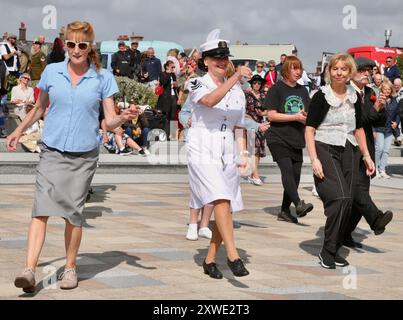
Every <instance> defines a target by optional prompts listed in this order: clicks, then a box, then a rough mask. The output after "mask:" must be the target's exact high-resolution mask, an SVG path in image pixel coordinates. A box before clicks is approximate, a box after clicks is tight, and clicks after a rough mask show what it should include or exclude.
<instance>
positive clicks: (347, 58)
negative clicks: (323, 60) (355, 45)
mask: <svg viewBox="0 0 403 320" xmlns="http://www.w3.org/2000/svg"><path fill="white" fill-rule="evenodd" d="M339 61H342V62H344V63H345V64H346V66H347V68H349V70H350V73H349V75H348V77H349V78H350V79H352V78H353V77H354V76H355V75H356V73H357V66H356V64H355V61H354V59H353V57H352V56H351V55H349V54H348V53H338V54H335V55H334V56H333V57H331V58H330V61H329V63H328V65H327V67H326V71H325V81H326V83H327V84H329V83H331V79H330V70H331V69H332V68H333V67H334V66H335V65H336V64H337V63H338V62H339Z"/></svg>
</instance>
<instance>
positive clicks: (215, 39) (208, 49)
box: [200, 29, 232, 58]
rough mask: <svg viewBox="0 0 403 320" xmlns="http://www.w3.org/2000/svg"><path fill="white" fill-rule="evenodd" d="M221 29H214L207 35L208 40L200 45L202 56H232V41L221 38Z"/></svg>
mask: <svg viewBox="0 0 403 320" xmlns="http://www.w3.org/2000/svg"><path fill="white" fill-rule="evenodd" d="M220 32H221V30H220V29H214V30H213V31H211V32H210V33H209V35H208V36H207V39H206V42H205V43H203V44H202V45H201V46H200V51H201V53H202V57H203V58H204V57H216V58H225V57H232V56H231V54H230V52H229V45H230V42H229V41H228V40H224V39H220Z"/></svg>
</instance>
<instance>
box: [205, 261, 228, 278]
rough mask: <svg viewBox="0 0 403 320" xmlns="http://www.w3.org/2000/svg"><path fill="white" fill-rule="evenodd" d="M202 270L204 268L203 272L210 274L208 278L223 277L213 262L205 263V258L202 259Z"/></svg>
mask: <svg viewBox="0 0 403 320" xmlns="http://www.w3.org/2000/svg"><path fill="white" fill-rule="evenodd" d="M203 270H204V273H205V274H208V275H209V276H210V278H214V279H222V278H223V276H222V273H221V271H220V270H218V268H217V265H216V264H215V263H214V262H212V263H209V264H207V263H206V260H204V262H203Z"/></svg>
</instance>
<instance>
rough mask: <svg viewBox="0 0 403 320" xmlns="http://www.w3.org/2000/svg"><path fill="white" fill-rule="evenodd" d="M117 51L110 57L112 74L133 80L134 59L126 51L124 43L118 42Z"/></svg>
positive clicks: (130, 53) (129, 52) (128, 51)
mask: <svg viewBox="0 0 403 320" xmlns="http://www.w3.org/2000/svg"><path fill="white" fill-rule="evenodd" d="M118 46H119V51H118V52H115V53H114V54H113V56H112V63H111V67H112V69H113V74H114V75H115V76H119V77H128V78H130V79H133V73H134V68H135V67H134V63H135V59H134V56H133V54H132V52H131V51H130V50H127V47H126V44H125V42H124V41H120V42H119V44H118Z"/></svg>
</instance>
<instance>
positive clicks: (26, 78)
mask: <svg viewBox="0 0 403 320" xmlns="http://www.w3.org/2000/svg"><path fill="white" fill-rule="evenodd" d="M21 79H25V80H28V81H30V80H31V78H28V77H21Z"/></svg>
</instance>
